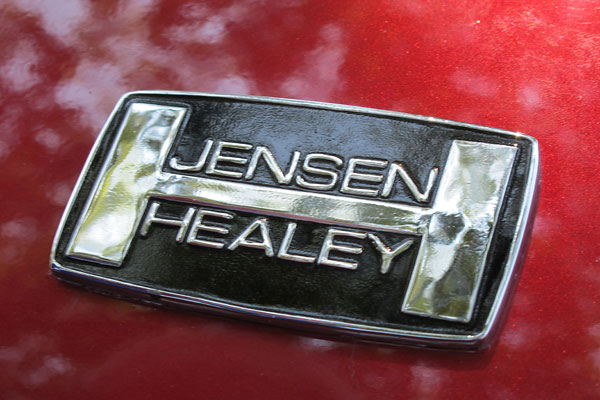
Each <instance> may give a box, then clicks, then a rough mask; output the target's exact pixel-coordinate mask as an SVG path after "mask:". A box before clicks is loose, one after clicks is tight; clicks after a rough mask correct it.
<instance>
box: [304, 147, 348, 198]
mask: <svg viewBox="0 0 600 400" xmlns="http://www.w3.org/2000/svg"><path fill="white" fill-rule="evenodd" d="M318 160H324V161H331V162H333V163H334V164H335V165H336V166H338V167H339V166H341V165H342V164H343V163H344V160H343V159H342V158H340V157H337V156H332V155H330V154H322V153H310V154H309V155H307V156H306V158H305V159H304V164H303V165H302V169H303V170H304V171H305V172H308V173H311V174H314V175H321V176H327V177H329V178H330V179H331V181H329V182H328V183H318V182H308V181H307V180H306V179H305V178H304V177H302V175H298V176H297V177H296V184H297V185H298V186H301V187H305V188H307V189H315V190H330V189H333V187H334V186H335V184H336V183H337V180H338V176H339V175H338V173H337V172H336V171H331V170H328V169H323V168H319V167H315V166H312V165H310V163H311V161H318Z"/></svg>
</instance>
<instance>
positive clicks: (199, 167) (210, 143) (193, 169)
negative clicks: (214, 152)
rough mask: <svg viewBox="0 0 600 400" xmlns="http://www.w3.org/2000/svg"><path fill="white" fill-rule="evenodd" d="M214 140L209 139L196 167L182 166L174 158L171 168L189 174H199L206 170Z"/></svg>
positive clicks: (171, 161)
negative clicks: (203, 169) (205, 165)
mask: <svg viewBox="0 0 600 400" xmlns="http://www.w3.org/2000/svg"><path fill="white" fill-rule="evenodd" d="M213 143H214V140H211V139H208V140H207V141H206V144H205V145H204V148H203V149H202V153H201V154H200V158H199V159H198V161H197V162H196V164H194V165H185V164H180V161H179V160H178V159H177V158H175V157H173V158H171V160H169V166H170V167H171V168H173V169H177V170H179V171H189V172H198V171H201V170H202V168H204V164H206V160H207V158H208V154H209V153H210V149H212V146H213Z"/></svg>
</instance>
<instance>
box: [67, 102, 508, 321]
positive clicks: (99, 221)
mask: <svg viewBox="0 0 600 400" xmlns="http://www.w3.org/2000/svg"><path fill="white" fill-rule="evenodd" d="M176 112H179V113H181V112H182V111H179V110H174V109H173V108H172V107H169V106H163V107H161V106H157V105H150V104H140V103H134V104H132V105H131V107H130V110H129V112H128V114H127V116H126V118H125V121H124V122H123V124H122V128H121V130H120V134H119V139H118V140H117V143H118V145H117V147H116V148H115V149H114V155H113V157H111V161H110V162H109V163H108V164H109V165H108V167H107V168H106V169H105V171H106V172H105V175H104V176H103V177H102V179H101V182H100V183H99V185H98V186H97V188H96V191H95V194H94V195H93V197H92V201H91V202H90V205H89V208H88V209H87V211H86V213H85V216H84V218H83V220H82V221H81V224H80V227H79V229H78V230H77V232H76V234H75V235H74V239H73V241H72V243H71V247H70V249H69V254H70V255H72V256H74V257H84V258H85V259H91V260H94V259H95V260H98V261H102V262H106V263H111V264H113V265H119V264H120V263H121V262H122V260H123V258H124V256H125V254H126V249H127V248H128V247H129V244H130V242H131V240H132V237H133V233H134V232H135V231H136V226H137V221H139V219H140V216H141V215H142V214H143V212H144V210H145V207H146V202H147V201H148V199H149V198H150V197H160V198H169V199H183V200H185V201H195V202H199V203H203V204H207V203H208V204H214V205H221V206H225V207H234V208H243V209H246V210H253V211H260V212H261V213H265V214H271V215H272V214H276V215H283V216H287V217H293V218H297V219H309V220H312V221H320V222H325V223H336V224H341V225H348V226H355V227H361V228H369V229H384V230H388V231H395V232H398V233H411V234H416V235H422V236H423V239H422V240H421V246H420V249H419V253H418V257H417V264H416V266H415V268H414V270H413V272H412V275H411V281H410V284H409V287H408V290H407V292H406V297H405V299H404V302H403V304H402V305H401V307H402V310H403V311H404V312H407V313H413V314H418V315H424V316H428V317H431V318H439V319H448V320H458V321H463V322H468V321H469V320H470V319H471V315H472V313H473V308H474V304H475V298H476V296H477V293H478V289H479V284H480V282H481V277H482V274H483V269H484V265H485V259H486V255H487V250H488V247H489V244H490V242H491V239H492V235H491V233H492V227H493V226H494V225H495V222H496V218H497V214H498V211H499V208H500V205H501V200H502V198H503V196H504V190H505V188H506V185H507V182H508V177H509V176H510V173H511V169H512V164H513V160H514V156H515V153H516V148H514V147H510V146H505V145H496V144H490V143H480V142H469V141H463V140H454V141H453V142H452V146H451V150H450V155H449V157H448V161H447V163H446V166H445V167H444V173H443V175H442V178H441V182H440V187H439V189H438V193H437V196H436V199H435V201H434V205H433V207H432V208H425V207H414V206H406V205H402V204H394V203H391V202H386V203H384V202H375V201H367V200H359V199H352V198H349V197H340V196H332V195H326V194H313V193H305V192H300V191H296V190H289V189H281V188H268V187H258V186H256V185H248V184H243V183H238V182H227V181H215V180H209V179H206V178H200V177H190V176H183V175H178V174H171V173H167V172H164V171H163V168H162V166H163V165H164V163H165V160H164V154H167V153H168V152H169V151H170V150H171V146H172V144H173V141H174V135H173V133H172V132H176V130H177V129H178V126H179V123H180V121H181V115H180V114H177V115H176V116H175V114H173V113H176ZM171 114H173V116H172V117H170V119H165V117H164V116H165V115H171ZM165 121H170V125H169V123H166V122H165ZM132 142H133V144H132ZM252 147H253V146H252V145H250V144H244V143H236V142H225V141H218V142H217V144H216V150H215V153H214V154H213V156H212V158H211V161H210V163H209V165H208V166H207V173H211V174H217V175H223V176H227V177H233V178H240V177H241V176H242V173H241V172H234V171H229V170H218V169H217V168H216V167H217V163H218V162H231V163H235V164H237V165H243V164H246V163H247V162H248V159H246V158H241V157H231V156H223V155H222V154H221V152H222V150H223V149H226V148H227V149H234V150H242V151H249V150H251V149H252ZM257 149H258V148H257ZM254 154H259V155H262V156H263V157H264V158H265V160H268V161H267V164H269V168H270V169H271V171H272V172H274V173H275V176H276V177H277V179H278V180H280V179H281V181H282V183H285V182H289V181H291V179H292V175H291V172H293V170H294V169H295V165H296V164H297V163H298V159H299V157H300V153H299V152H295V153H294V155H293V159H292V161H291V165H292V167H290V172H288V173H287V176H284V174H283V172H282V171H281V169H280V168H279V167H278V166H277V165H276V163H275V160H274V158H273V155H272V154H271V152H270V151H268V150H266V149H265V148H262V149H259V151H255V153H254ZM201 158H202V156H201ZM258 158H259V156H252V160H253V161H252V162H251V163H250V168H249V169H248V171H251V172H252V173H254V169H255V167H256V163H257V162H258V161H257V160H258ZM252 164H254V167H252ZM357 166H366V167H370V168H380V169H383V168H385V167H386V166H387V161H381V160H373V159H361V158H353V159H350V161H349V167H348V171H347V173H346V176H345V178H344V183H343V184H342V189H341V191H342V192H345V193H349V194H362V195H366V194H369V195H371V196H376V195H377V192H376V190H375V189H365V188H355V187H351V186H350V182H352V181H363V182H374V183H379V182H381V181H382V180H383V174H375V173H359V172H356V171H355V168H356V167H357ZM277 170H278V171H277ZM397 170H398V171H400V170H401V168H399V169H397ZM402 170H403V169H402ZM137 171H141V172H142V173H143V175H141V176H139V172H137ZM435 175H436V173H435V171H432V172H431V173H430V182H431V181H432V177H433V179H435ZM136 176H139V177H138V178H137V179H136ZM390 176H392V177H393V176H394V174H391V175H390ZM246 177H248V174H247V176H246ZM430 189H431V188H429V189H428V190H427V192H429V190H430ZM124 199H125V200H124ZM156 207H157V204H153V205H152V207H151V211H150V212H149V213H148V217H147V218H146V221H145V222H144V225H143V228H142V232H143V233H145V232H147V230H148V226H149V224H150V223H151V222H160V223H164V224H172V225H176V224H182V223H184V222H175V221H170V220H169V221H167V220H163V219H159V218H156V217H155V215H154V214H155V213H156ZM114 218H119V220H120V222H119V225H118V228H116V227H115V225H114V223H113V221H114ZM186 218H188V220H186V221H185V223H186V224H187V225H189V224H190V222H191V218H192V216H191V215H190V216H189V217H186ZM187 225H186V227H187ZM108 227H112V228H113V229H115V230H116V231H113V232H112V235H111V237H110V240H109V239H107V238H106V237H105V236H106V235H105V234H104V233H105V231H106V230H107V229H109V228H108ZM257 228H260V232H261V233H262V236H263V239H264V240H263V242H253V241H250V240H248V239H247V237H248V235H250V234H251V233H252V232H253V231H254V230H255V229H257ZM96 230H99V231H100V233H96V232H95V231H96ZM332 232H335V233H332ZM344 232H346V231H343V230H333V231H331V230H330V231H329V233H328V235H327V237H326V239H325V243H324V245H323V249H322V251H321V253H320V254H319V256H318V258H317V264H320V265H328V266H333V267H339V268H347V269H356V268H357V267H358V263H356V262H349V261H341V260H336V259H330V258H329V252H330V251H331V250H336V251H341V252H347V253H352V252H354V251H355V250H356V249H357V248H355V247H348V246H340V245H336V244H334V242H333V238H334V236H335V235H336V234H337V235H343V234H345V235H346V236H351V237H356V238H358V237H366V234H364V233H356V232H351V233H344ZM184 235H185V230H184V229H183V226H182V228H181V229H180V232H179V233H178V236H177V238H178V239H177V240H178V241H179V242H181V241H182V240H183V237H184ZM357 235H358V236H357ZM99 238H102V240H98V239H99ZM375 243H376V244H377V242H375ZM239 246H244V247H252V248H260V249H264V251H265V254H266V255H267V256H269V257H273V256H274V255H275V253H274V250H273V243H272V240H271V238H270V236H269V230H268V226H267V220H266V219H260V218H259V219H257V220H255V221H254V223H253V224H252V225H250V226H249V227H248V228H247V229H246V230H245V231H244V232H243V233H242V234H241V235H240V236H239V237H238V238H237V239H236V240H235V241H234V242H232V243H231V244H230V245H229V246H228V248H229V249H230V250H233V249H235V248H237V247H239ZM361 251H362V250H361ZM354 254H360V253H354ZM388 255H389V253H385V252H382V265H381V272H382V273H386V272H387V271H388V270H389V263H390V262H391V260H389V259H388V258H387V257H388Z"/></svg>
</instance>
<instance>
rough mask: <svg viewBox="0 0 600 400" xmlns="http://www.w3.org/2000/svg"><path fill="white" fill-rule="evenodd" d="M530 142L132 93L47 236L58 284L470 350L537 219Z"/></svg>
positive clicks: (496, 308)
mask: <svg viewBox="0 0 600 400" xmlns="http://www.w3.org/2000/svg"><path fill="white" fill-rule="evenodd" d="M537 175H538V147H537V142H536V141H535V139H533V138H531V137H528V136H525V135H522V134H520V133H514V132H507V131H502V130H497V129H492V128H484V127H479V126H474V125H469V124H462V123H457V122H451V121H444V120H438V119H434V118H426V117H420V116H414V115H407V114H401V113H395V112H389V111H379V110H372V109H366V108H359V107H350V106H341V105H335V104H325V103H315V102H305V101H295V100H283V99H273V98H261V97H250V96H226V95H212V94H200V93H177V92H169V93H165V92H134V93H130V94H127V95H125V96H124V97H123V98H122V99H121V100H120V102H119V103H118V104H117V106H116V108H115V110H114V111H113V113H112V115H111V117H110V119H109V121H108V122H107V124H106V126H105V128H104V130H103V132H102V134H101V135H100V137H99V138H98V141H97V143H96V145H95V146H94V149H93V150H92V153H91V155H90V157H89V159H88V161H87V164H86V166H85V168H84V171H83V173H82V175H81V177H80V179H79V181H78V183H77V187H76V189H75V191H74V193H73V195H72V197H71V200H70V202H69V205H68V206H67V209H66V211H65V214H64V216H63V219H62V221H61V225H60V227H59V230H58V233H57V236H56V239H55V242H54V248H53V254H52V260H51V265H52V269H53V271H54V273H55V274H56V275H57V276H58V277H59V278H60V279H62V280H65V281H68V282H71V283H76V284H79V285H83V286H85V287H88V288H91V289H96V290H100V291H102V292H107V291H108V292H110V293H113V294H115V295H119V296H125V297H130V298H132V299H135V300H138V301H143V302H147V303H152V304H160V305H168V306H169V305H177V306H183V307H187V308H201V309H205V310H209V311H220V312H223V313H227V314H229V315H232V314H233V315H238V316H243V317H247V318H252V319H257V320H261V321H268V322H270V323H273V322H274V323H280V324H285V325H293V326H296V327H298V328H301V329H312V330H324V331H335V332H339V333H342V334H351V335H358V336H360V337H362V338H365V339H369V340H381V341H388V342H402V343H409V344H415V345H422V344H424V345H433V346H438V347H456V348H473V347H478V346H481V345H482V344H483V343H485V341H486V339H488V338H489V337H490V335H491V332H492V329H493V327H494V326H495V325H497V321H498V320H499V317H500V315H501V313H500V311H501V308H502V306H503V304H504V302H505V298H506V297H507V293H508V292H509V289H510V284H511V280H512V277H513V276H514V275H515V274H516V266H517V262H518V260H519V254H520V253H521V251H522V250H523V248H524V245H525V237H526V234H527V226H528V223H529V222H530V220H531V218H532V215H533V212H532V207H533V203H534V199H535V192H536V186H537Z"/></svg>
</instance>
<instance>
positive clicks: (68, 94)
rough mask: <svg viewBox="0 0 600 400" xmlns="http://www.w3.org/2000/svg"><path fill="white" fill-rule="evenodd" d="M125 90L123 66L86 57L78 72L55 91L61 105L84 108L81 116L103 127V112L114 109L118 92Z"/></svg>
mask: <svg viewBox="0 0 600 400" xmlns="http://www.w3.org/2000/svg"><path fill="white" fill-rule="evenodd" d="M125 91H126V90H125V86H124V84H123V76H122V74H121V68H119V67H118V66H116V65H113V64H109V63H102V62H95V61H88V60H84V61H82V62H81V63H79V65H78V66H77V69H76V70H75V75H74V76H73V77H72V78H71V79H69V80H68V81H66V82H63V83H61V84H60V85H59V86H58V87H57V89H56V91H55V93H54V94H55V99H56V101H57V103H59V104H60V105H62V106H64V107H67V108H75V109H78V110H80V111H81V113H80V114H79V115H78V116H79V119H80V121H81V122H82V123H84V124H85V123H91V124H93V125H94V126H97V127H100V126H102V123H103V122H104V120H105V119H106V112H103V111H104V110H110V105H111V104H114V102H115V98H114V94H115V93H123V92H125ZM94 134H95V132H94Z"/></svg>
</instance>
